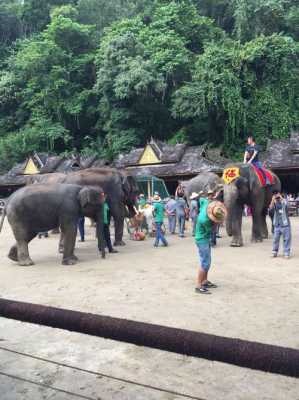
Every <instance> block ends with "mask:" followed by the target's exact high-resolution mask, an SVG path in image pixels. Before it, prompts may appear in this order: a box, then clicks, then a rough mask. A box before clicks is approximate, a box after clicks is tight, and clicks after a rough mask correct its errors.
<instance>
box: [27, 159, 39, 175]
mask: <svg viewBox="0 0 299 400" xmlns="http://www.w3.org/2000/svg"><path fill="white" fill-rule="evenodd" d="M36 174H39V169H38V168H37V166H36V164H35V162H34V161H33V159H32V157H29V158H28V160H27V162H26V165H25V168H24V170H23V175H36Z"/></svg>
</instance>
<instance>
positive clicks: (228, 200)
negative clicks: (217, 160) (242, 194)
mask: <svg viewBox="0 0 299 400" xmlns="http://www.w3.org/2000/svg"><path fill="white" fill-rule="evenodd" d="M223 195H224V196H223V198H224V204H225V207H226V209H227V218H226V232H227V234H228V236H233V220H234V214H235V213H234V210H235V206H236V201H237V197H238V190H237V188H236V186H235V185H234V184H230V185H225V186H224V192H223Z"/></svg>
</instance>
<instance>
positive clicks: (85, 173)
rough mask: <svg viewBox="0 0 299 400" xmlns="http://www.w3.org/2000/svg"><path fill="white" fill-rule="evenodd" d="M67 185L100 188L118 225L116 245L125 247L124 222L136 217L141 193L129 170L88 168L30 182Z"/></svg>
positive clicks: (40, 177)
mask: <svg viewBox="0 0 299 400" xmlns="http://www.w3.org/2000/svg"><path fill="white" fill-rule="evenodd" d="M35 182H40V183H51V184H52V183H55V182H56V183H66V184H76V185H81V186H94V187H100V188H102V189H103V190H104V192H105V193H106V194H107V202H108V204H109V208H110V213H111V216H112V217H113V220H114V225H115V243H114V245H116V246H122V245H124V244H125V243H124V242H123V230H124V220H125V217H126V216H129V217H134V216H135V214H136V212H135V210H136V198H137V195H138V192H139V189H138V185H137V182H136V180H135V178H134V177H133V176H131V175H130V174H129V173H127V172H126V171H119V170H117V169H114V168H88V169H85V170H80V171H76V172H71V173H69V174H67V175H64V174H61V173H53V174H45V175H37V176H34V177H32V178H30V181H29V183H35Z"/></svg>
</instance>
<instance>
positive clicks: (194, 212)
mask: <svg viewBox="0 0 299 400" xmlns="http://www.w3.org/2000/svg"><path fill="white" fill-rule="evenodd" d="M198 197H199V194H198V193H196V192H193V193H192V194H191V196H190V218H191V221H192V236H195V228H196V221H197V217H198V213H199V202H198Z"/></svg>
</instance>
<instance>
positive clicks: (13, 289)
mask: <svg viewBox="0 0 299 400" xmlns="http://www.w3.org/2000/svg"><path fill="white" fill-rule="evenodd" d="M292 227H293V246H292V247H293V257H292V258H291V259H290V260H285V259H283V258H282V257H278V258H277V259H274V260H273V259H271V258H270V255H271V240H270V239H269V240H266V241H264V242H263V243H261V244H251V243H250V242H249V230H250V222H249V220H247V221H246V220H245V223H244V232H245V235H244V236H245V247H243V248H230V247H229V239H228V238H227V237H226V235H225V234H224V235H223V236H224V237H223V239H221V240H220V241H219V246H218V247H217V248H216V249H215V250H213V253H212V256H213V266H212V269H211V273H210V279H211V280H212V281H214V282H215V283H217V284H218V285H219V287H218V288H217V289H215V290H214V291H213V294H212V295H210V296H204V295H198V294H196V293H194V286H195V276H196V271H197V265H198V260H197V252H196V248H195V245H194V243H193V239H192V238H191V237H190V233H187V237H186V238H185V239H179V238H178V237H177V236H171V237H169V242H170V246H169V247H168V248H158V249H155V248H153V247H152V244H153V243H152V242H153V240H152V239H147V240H146V241H145V242H133V241H130V240H129V239H128V238H126V242H127V246H125V247H123V248H120V253H119V254H113V255H109V256H108V258H107V259H106V260H101V259H100V258H99V257H98V254H97V250H96V244H95V241H94V232H93V230H92V229H91V228H88V230H87V241H86V242H85V243H78V244H77V251H76V254H77V256H78V257H79V259H80V262H79V263H78V264H77V265H76V266H72V267H66V266H62V265H61V264H60V263H61V256H60V255H58V254H57V246H58V237H57V236H56V235H55V236H50V238H49V239H40V240H39V239H35V240H34V241H33V242H32V244H31V245H30V252H31V257H32V259H33V260H34V261H35V263H36V265H34V266H32V267H18V266H17V265H15V264H14V263H13V262H11V261H10V260H9V259H7V257H6V254H7V253H8V249H9V246H10V245H11V244H12V243H13V237H12V234H11V231H10V228H9V226H8V225H7V224H5V226H4V230H3V232H2V233H1V236H0V296H1V297H3V298H9V299H15V300H21V301H28V302H33V303H39V304H45V305H52V306H57V307H64V308H69V309H74V310H80V311H86V312H93V313H98V314H104V315H111V316H115V317H122V318H129V319H133V320H137V321H144V322H151V323H156V324H161V325H167V326H172V327H179V328H186V329H192V330H197V331H201V332H206V333H212V334H217V335H223V336H227V337H235V338H241V339H248V340H254V341H259V342H263V343H269V344H276V345H280V346H289V347H292V348H296V349H299V218H293V219H292ZM20 353H22V354H20ZM153 387H155V389H154V388H153ZM173 392H176V394H174V393H173ZM76 398H81V399H82V398H83V399H101V400H111V399H113V400H125V399H128V400H139V399H140V400H141V399H142V400H151V399H157V400H160V399H163V400H164V399H165V400H179V399H190V398H191V399H201V400H209V399H211V400H212V399H213V400H215V399H216V400H218V399H221V400H235V399H240V400H251V399H254V400H256V399H258V400H260V399H267V400H270V399H271V400H273V399H277V400H283V399H286V400H289V399H290V400H299V380H296V379H291V378H286V377H283V376H279V375H273V374H267V373H263V372H258V371H252V370H248V369H244V368H239V367H234V366H230V365H226V364H223V363H218V362H211V361H206V360H202V359H195V358H191V357H183V356H179V355H175V354H171V353H166V352H161V351H157V350H152V349H146V348H142V347H136V346H133V345H128V344H124V343H118V342H114V341H110V340H104V339H101V338H95V337H89V336H86V335H80V334H77V333H70V332H66V331H61V330H57V329H51V328H46V327H39V326H36V325H30V324H25V323H20V322H16V321H11V320H8V319H3V318H0V399H1V400H27V399H28V400H39V399H47V400H48V399H55V400H56V399H58V400H60V399H66V400H68V399H70V400H71V399H76Z"/></svg>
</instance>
